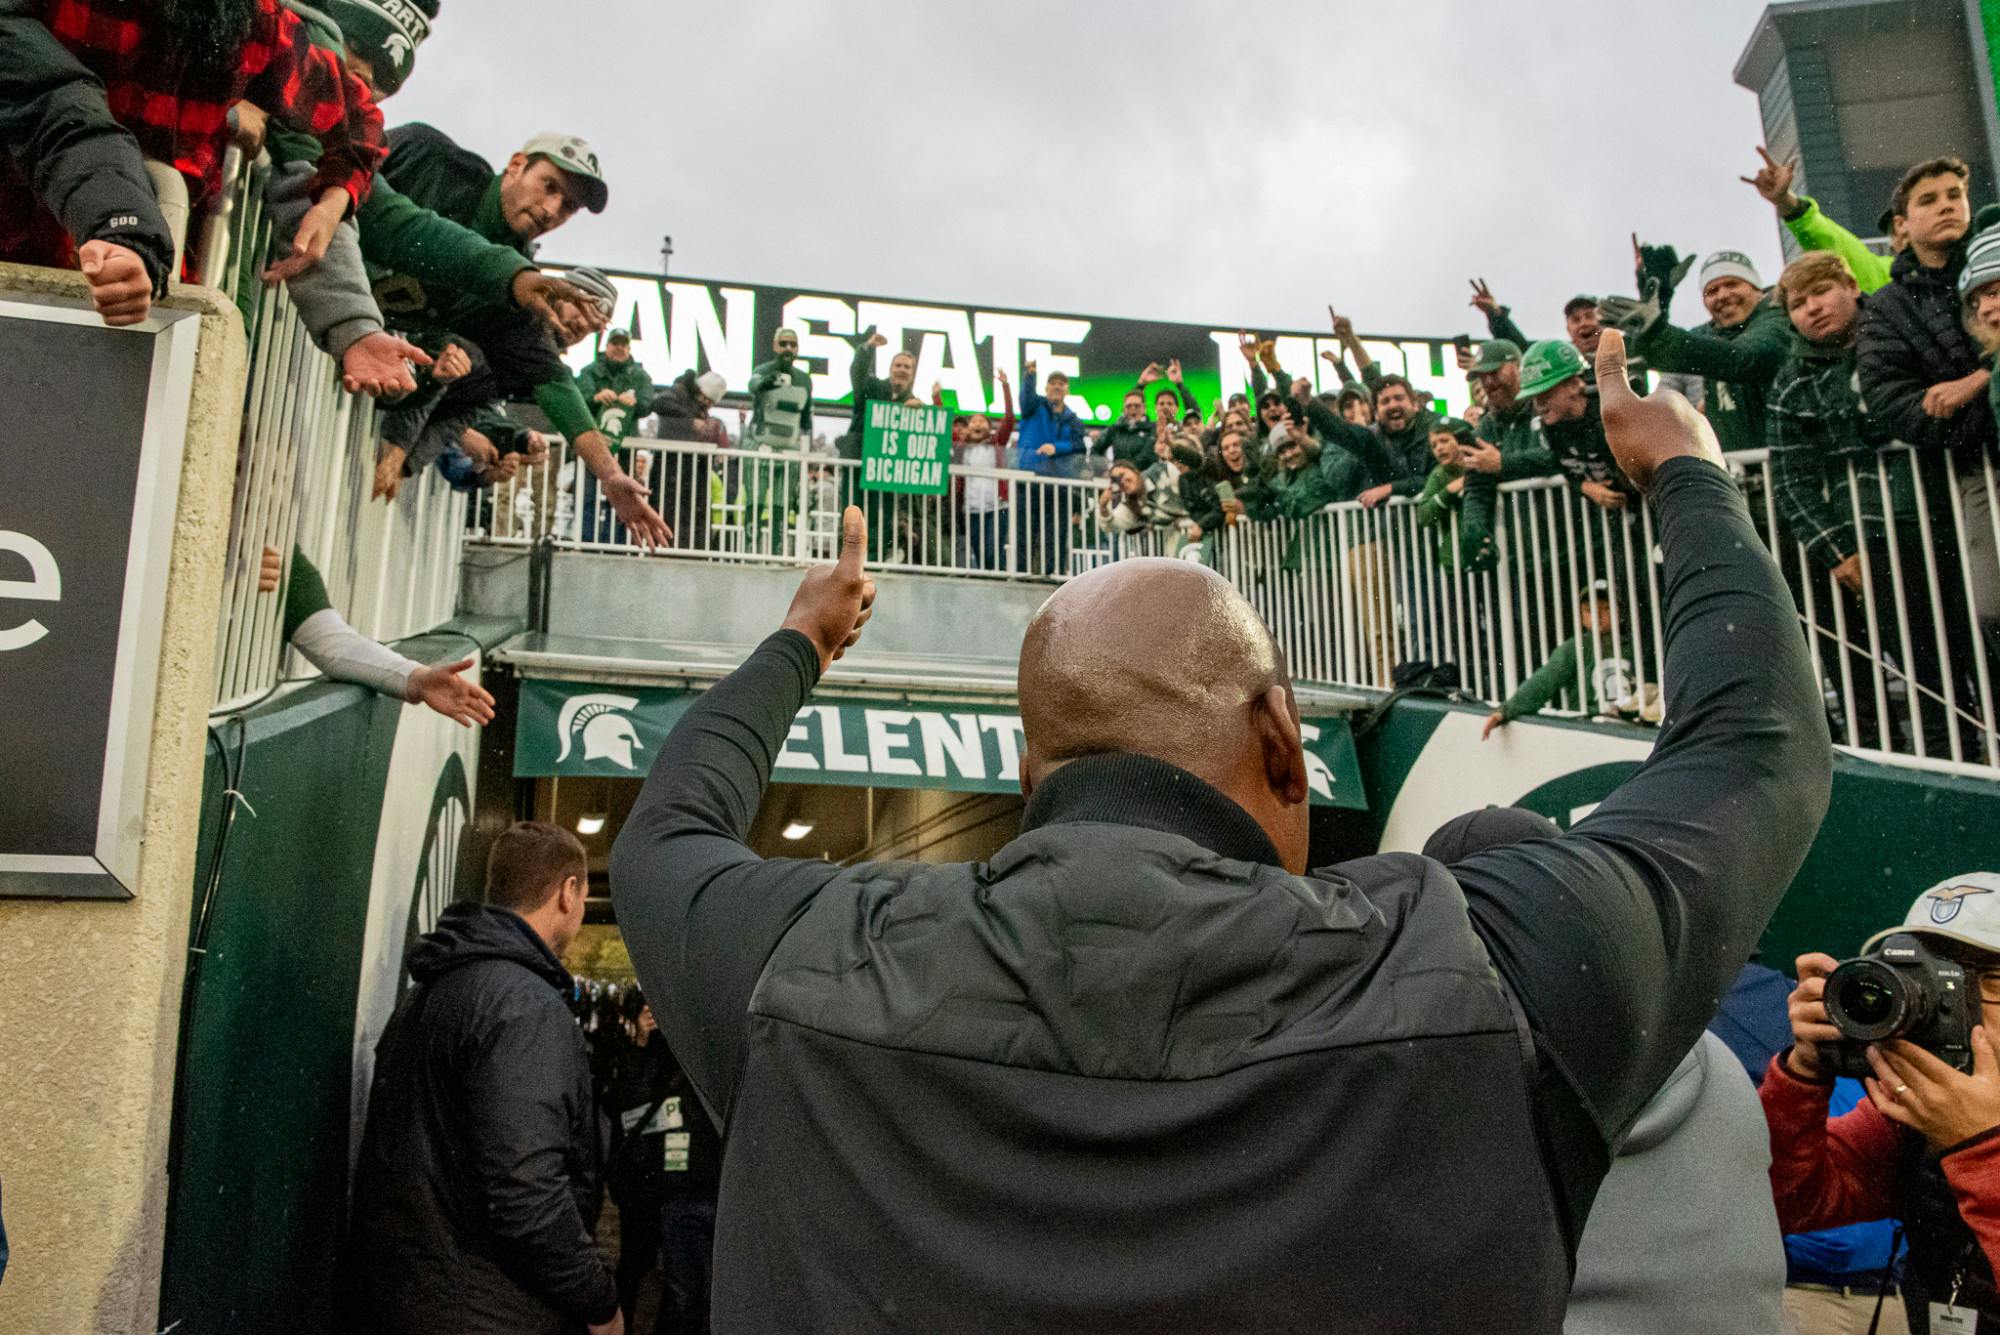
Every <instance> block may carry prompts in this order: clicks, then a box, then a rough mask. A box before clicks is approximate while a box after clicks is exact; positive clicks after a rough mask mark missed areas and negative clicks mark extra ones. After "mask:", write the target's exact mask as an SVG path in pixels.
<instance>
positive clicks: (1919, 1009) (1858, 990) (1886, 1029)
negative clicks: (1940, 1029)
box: [1826, 956, 1930, 1043]
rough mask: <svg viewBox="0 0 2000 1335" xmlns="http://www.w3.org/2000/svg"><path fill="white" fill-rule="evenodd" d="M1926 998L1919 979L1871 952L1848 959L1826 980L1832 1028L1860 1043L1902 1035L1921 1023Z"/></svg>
mask: <svg viewBox="0 0 2000 1335" xmlns="http://www.w3.org/2000/svg"><path fill="white" fill-rule="evenodd" d="M1929 1011H1930V1006H1929V998H1928V997H1927V996H1926V995H1925V993H1924V990H1923V985H1922V983H1921V982H1920V981H1919V980H1917V979H1913V978H1911V977H1909V976H1908V975H1907V974H1906V973H1905V972H1904V971H1903V970H1901V969H1898V968H1896V967H1894V966H1893V965H1890V964H1886V963H1884V962H1883V961H1882V960H1880V959H1877V958H1875V957H1874V956H1864V957H1862V958H1861V959H1856V960H1849V961H1847V962H1846V963H1845V964H1843V965H1841V966H1840V967H1839V968H1838V969H1835V970H1834V971H1833V974H1832V976H1831V977H1829V978H1828V979H1827V980H1826V1013H1827V1018H1828V1019H1830V1020H1832V1021H1833V1026H1834V1028H1836V1029H1838V1030H1840V1032H1841V1033H1843V1034H1845V1035H1846V1036H1847V1037H1849V1038H1851V1039H1855V1040H1857V1041H1858V1042H1862V1043H1880V1042H1883V1041H1885V1040H1887V1039H1891V1038H1901V1037H1903V1036H1904V1035H1906V1034H1909V1033H1910V1032H1912V1031H1913V1030H1916V1029H1918V1028H1920V1027H1921V1026H1922V1025H1923V1022H1924V1019H1925V1017H1926V1016H1927V1015H1928V1014H1929Z"/></svg>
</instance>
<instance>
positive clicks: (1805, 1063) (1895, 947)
mask: <svg viewBox="0 0 2000 1335" xmlns="http://www.w3.org/2000/svg"><path fill="white" fill-rule="evenodd" d="M1798 974H1799V985H1798V987H1797V988H1796V989H1795V990H1794V991H1793V992H1792V995H1791V1002H1790V1013H1791V1021H1792V1040H1793V1041H1792V1046H1791V1047H1790V1048H1789V1049H1787V1050H1786V1051H1785V1052H1783V1053H1780V1054H1779V1055H1778V1056H1777V1057H1775V1058H1773V1059H1772V1062H1771V1069H1770V1072H1769V1074H1767V1075H1766V1076H1765V1079H1764V1083H1763V1086H1762V1089H1761V1096H1762V1098H1763V1103H1764V1116H1765V1119H1766V1120H1767V1121H1768V1122H1769V1123H1770V1127H1771V1187H1772V1191H1773V1194H1774V1195H1775V1196H1776V1198H1777V1205H1778V1219H1779V1222H1780V1223H1781V1224H1783V1226H1784V1228H1785V1231H1786V1232H1788V1233H1798V1232H1805V1231H1807V1230H1810V1229H1819V1228H1827V1227H1832V1226H1835V1225H1839V1224H1849V1223H1856V1222H1859V1221H1862V1220H1868V1219H1880V1218H1884V1217H1888V1216H1894V1217H1896V1218H1898V1219H1900V1220H1902V1222H1903V1228H1904V1232H1905V1236H1906V1238H1907V1240H1908V1245H1909V1262H1908V1264H1907V1265H1906V1267H1905V1268H1904V1272H1903V1290H1904V1305H1905V1307H1906V1309H1907V1310H1908V1312H1909V1316H1910V1329H1911V1330H1912V1331H1914V1332H1916V1335H1925V1333H1926V1332H1937V1333H1938V1335H1949V1333H1954V1332H1973V1331H1978V1332H1984V1333H1985V1335H1995V1333H1996V1332H2000V1288H1996V1286H1995V1283H1994V1274H1995V1270H1996V1265H1995V1258H2000V1058H1996V1056H1995V1053H1994V1048H1993V1045H1992V1042H1991V1040H1990V1039H1989V1038H1988V1033H1989V1029H1988V1026H1987V1025H1986V1023H1985V1022H1986V1021H1988V1020H1993V1021H2000V874H1995V873H1992V872H1973V873H1970V874H1967V875H1964V876H1955V877H1952V878H1951V879H1949V880H1946V881H1943V882H1941V883H1939V884H1938V885H1935V886H1933V887H1931V888H1930V889H1929V890H1926V891H1925V892H1924V893H1923V894H1921V895H1919V896H1918V897H1917V900H1916V902H1915V903H1914V904H1912V905H1911V906H1910V911H1909V914H1908V915H1907V916H1906V917H1905V919H1904V922H1903V925H1902V926H1901V927H1896V928H1891V929H1889V930H1888V931H1885V932H1879V933H1877V934H1876V935H1875V936H1874V937H1872V938H1870V939H1869V941H1868V943H1867V945H1866V946H1865V947H1864V948H1863V953H1862V955H1861V956H1860V957H1859V958H1857V959H1853V960H1848V961H1846V962H1845V963H1836V961H1835V960H1833V958H1832V957H1830V956H1827V955H1802V956H1800V957H1799V961H1798ZM1975 999H1976V1004H1975ZM1838 1075H1857V1076H1861V1077H1864V1083H1865V1084H1866V1086H1867V1090H1868V1099H1867V1101H1866V1102H1864V1103H1862V1104H1861V1105H1860V1106H1859V1107H1857V1108H1856V1109H1855V1110H1854V1111H1853V1112H1850V1113H1847V1114H1845V1115H1844V1116H1841V1117H1836V1118H1832V1119H1830V1120H1829V1118H1828V1117H1827V1100H1828V1097H1829V1095H1830V1094H1831V1092H1832V1090H1833V1081H1834V1077H1835V1076H1838Z"/></svg>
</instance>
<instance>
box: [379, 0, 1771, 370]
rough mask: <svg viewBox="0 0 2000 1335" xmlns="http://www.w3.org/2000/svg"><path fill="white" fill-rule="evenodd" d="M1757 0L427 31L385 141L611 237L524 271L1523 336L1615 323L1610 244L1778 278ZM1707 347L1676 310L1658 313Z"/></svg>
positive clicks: (860, 6)
mask: <svg viewBox="0 0 2000 1335" xmlns="http://www.w3.org/2000/svg"><path fill="white" fill-rule="evenodd" d="M1762 8H1763V5H1762V3H1761V0H1676V3H1674V4H1671V5H1661V4H1658V3H1650V4H1643V5H1642V4H1635V3H1628V2H1625V0H1617V2H1611V3H1604V4H1596V5H1591V4H1582V3H1568V2H1562V3H1558V2H1556V0H1513V2H1512V3H1499V4H1493V3H1483V2H1479V0H1376V2H1375V3H1359V2H1358V0H1261V2H1260V3H1253V4H1230V5H1222V4H1197V3H1191V2H1189V0H1155V3H1151V4H1133V3H1124V2H1123V0H1114V2H1112V3H1099V2H1098V0H1089V2H1088V3H1086V0H1071V2H1070V3H1052V2H1050V0H1023V2H1020V3H1015V2H1012V0H992V2H991V3H984V4H981V3H968V2H966V0H933V2H932V3H925V4H883V3H841V4H836V3H806V2H804V0H766V2H765V3H759V4H739V3H726V4H721V3H684V2H681V0H665V2H662V3H646V2H644V0H593V2H592V3H589V4H576V5H571V6H556V5H551V4H548V3H537V4H530V3H527V2H526V0H445V3H444V5H443V8H442V10H441V12H440V14H439V18H438V23H437V27H436V31H435V34H434V35H433V36H432V38H431V40H430V41H429V42H428V43H427V44H426V45H425V46H424V48H423V50H422V53H421V55H420V56H419V59H418V63H417V70H416V73H415V75H414V76H413V77H412V78H411V80H410V82H409V84H408V85H406V86H405V88H404V89H403V91H402V92H401V93H399V94H397V95H396V97H395V98H393V99H392V100H391V101H390V102H389V103H388V104H387V106H386V108H385V114H386V115H387V118H388V123H389V124H390V125H392V126H393V125H398V124H401V123H403V122H405V121H411V120H426V121H430V122H431V123H433V124H435V125H437V126H438V127H440V128H441V129H444V130H446V131H447V132H449V133H450V134H452V135H453V136H454V137H456V138H457V139H458V140H459V142H460V143H462V144H465V145H466V146H468V147H471V148H474V149H477V150H479V151H480V152H483V153H486V154H488V155H489V156H490V157H491V158H492V159H493V161H494V162H495V163H496V164H497V163H499V162H500V161H502V160H503V159H504V158H505V157H506V155H507V154H508V153H509V152H510V151H512V150H513V149H514V148H516V147H518V146H519V144H520V143H521V142H522V141H523V140H525V139H526V138H527V137H528V136H529V135H530V134H532V133H533V132H535V131H537V130H542V129H561V130H567V131H573V132H575V133H578V134H581V135H583V136H584V137H585V138H587V139H589V140H590V141H591V142H592V143H593V144H594V145H595V146H596V148H597V150H598V152H599V153H600V154H601V156H602V159H603V162H604V164H605V170H606V174H607V177H608V179H609V180H610V182H611V206H610V208H609V209H608V210H607V211H606V212H605V213H604V214H603V215H602V216H600V217H593V216H591V215H588V214H585V215H582V216H581V217H579V218H577V219H576V220H574V221H572V222H571V223H569V224H568V225H567V226H566V227H565V228H564V229H563V230H562V231H560V232H558V233H556V234H555V235H553V236H552V237H550V238H549V239H548V241H547V243H546V244H545V245H544V247H543V252H542V253H543V255H544V257H545V258H552V259H561V260H572V261H581V262H589V263H595V264H599V265H604V266H608V267H624V268H638V269H644V270H647V271H654V270H656V269H657V267H658V260H659V242H660V236H661V234H662V233H671V234H672V235H673V238H674V247H675V253H674V270H675V272H676V273H681V274H688V275H693V276H700V277H706V278H727V279H733V280H737V281H744V282H769V283H778V284H795V285H798V286H802V287H816V288H826V289H832V290H837V291H856V292H863V293H871V294H880V295H885V296H895V297H913V298H920V299H928V300H933V301H948V302H966V303H977V304H984V305H989V306H1017V307H1028V308H1034V309H1047V310H1054V311H1064V312H1070V311H1074V312H1078V313H1082V314H1090V315H1117V316H1132V317H1139V318H1154V319H1172V320H1188V321H1197V322H1204V323H1213V324H1218V325H1230V324H1249V325H1261V326H1264V327H1268V328H1278V327H1283V328H1300V329H1314V328H1318V327H1319V326H1320V325H1322V324H1323V323H1324V321H1325V317H1326V310H1325V307H1326V304H1327V303H1328V302H1329V301H1331V302H1334V303H1336V304H1337V305H1340V306H1341V307H1342V308H1343V309H1344V310H1350V311H1351V312H1352V314H1353V315H1354V317H1355V320H1356V322H1357V323H1358V324H1360V325H1361V327H1362V328H1363V329H1365V330H1371V331H1375V332H1381V333H1408V334H1429V335H1438V336H1445V335H1450V334H1453V333H1458V332H1461V331H1464V330H1468V329H1474V328H1475V325H1476V322H1477V316H1476V314H1475V313H1474V312H1471V311H1469V310H1467V309H1466V306H1465V301H1466V297H1467V295H1468V289H1467V287H1466V279H1467V278H1468V277H1470V276H1473V275H1483V276H1484V277H1486V278H1487V279H1488V280H1490V281H1491V283H1492V284H1493V287H1494V290H1495V292H1496V293H1497V294H1498V295H1499V296H1500V297H1501V299H1502V300H1504V301H1507V302H1509V303H1511V304H1512V305H1514V307H1515V308H1516V313H1517V315H1518V316H1519V318H1520V319H1521V321H1522V323H1523V324H1524V325H1526V326H1527V328H1528V330H1529V332H1530V333H1539V332H1541V331H1543V330H1547V331H1548V332H1549V333H1551V334H1554V333H1560V323H1559V322H1560V313H1559V312H1560V308H1561V304H1562V302H1563V300H1564V299H1565V298H1566V297H1568V296H1569V295H1570V294H1571V293H1573V292H1576V291H1578V290H1586V291H1591V292H1599V293H1602V292H1606V291H1614V290H1629V288H1630V286H1631V250H1630V241H1629V234H1630V233H1631V232H1632V231H1633V230H1634V229H1637V230H1638V231H1639V232H1640V234H1641V235H1642V236H1644V237H1645V238H1647V239H1648V240H1657V241H1671V242H1673V243H1674V244H1676V245H1678V246H1679V247H1680V248H1681V249H1682V250H1683V252H1686V251H1689V250H1695V251H1701V252H1706V251H1709V250H1713V249H1717V248H1719V247H1724V246H1728V247H1732V248H1736V249H1741V250H1744V251H1746V252H1747V253H1749V254H1750V255H1751V257H1752V258H1753V259H1755V260H1756V261H1757V262H1758V264H1759V265H1760V267H1761V268H1762V269H1763V271H1764V275H1765V278H1766V279H1767V281H1768V280H1769V279H1771V278H1773V277H1775V275H1776V270H1777V268H1778V265H1779V247H1778V239H1777V232H1776V229H1775V226H1774V223H1773V220H1772V216H1771V212H1770V210H1769V208H1768V207H1767V206H1766V205H1765V204H1764V203H1763V201H1762V200H1760V199H1759V198H1757V196H1756V195H1755V194H1754V193H1753V192H1752V191H1751V190H1750V188H1749V187H1748V186H1746V185H1743V184H1741V183H1740V182H1739V181H1738V180H1737V177H1738V176H1739V175H1742V174H1745V173H1747V172H1749V171H1750V170H1751V168H1752V167H1753V166H1754V165H1755V163H1756V155H1755V152H1754V145H1756V144H1757V143H1758V142H1759V140H1760V137H1761V133H1762V131H1761V122H1760V120H1759V118H1758V111H1757V101H1756V98H1755V97H1754V96H1752V95H1751V94H1750V93H1749V92H1747V91H1745V90H1743V89H1740V88H1738V87H1736V86H1735V84H1734V83H1733V82H1732V81H1731V79H1730V71H1731V69H1732V68H1733V67H1734V65H1735V62H1736V58H1737V56H1738V54H1739V53H1740V52H1741V51H1742V49H1743V46H1744V45H1745V43H1746V42H1747V41H1748V40H1749V37H1750V33H1751V31H1752V29H1753V28H1754V26H1755V24H1756V21H1757V17H1758V15H1759V14H1760V13H1761V12H1762ZM1676 314H1677V315H1678V316H1680V317H1682V318H1683V319H1686V320H1692V319H1694V318H1697V317H1698V305H1697V303H1696V302H1695V300H1694V297H1693V294H1692V292H1684V293H1683V296H1682V300H1681V301H1680V302H1679V303H1678V304H1677V306H1676Z"/></svg>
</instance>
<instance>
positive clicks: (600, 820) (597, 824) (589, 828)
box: [576, 811, 604, 834]
mask: <svg viewBox="0 0 2000 1335" xmlns="http://www.w3.org/2000/svg"><path fill="white" fill-rule="evenodd" d="M603 828H604V813H603V812H601V811H596V812H592V813H591V814H590V815H587V816H578V817H577V818H576V832H577V833H578V834H596V833H597V832H598V831H599V830H602V829H603Z"/></svg>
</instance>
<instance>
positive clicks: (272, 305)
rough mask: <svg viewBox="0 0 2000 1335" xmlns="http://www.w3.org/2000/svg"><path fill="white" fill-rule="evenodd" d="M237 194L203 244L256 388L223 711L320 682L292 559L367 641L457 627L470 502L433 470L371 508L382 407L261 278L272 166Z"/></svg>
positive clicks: (238, 159)
mask: <svg viewBox="0 0 2000 1335" xmlns="http://www.w3.org/2000/svg"><path fill="white" fill-rule="evenodd" d="M224 170H225V174H226V176H225V179H226V180H227V182H228V188H227V189H226V190H225V192H224V196H223V203H222V206H221V207H220V208H219V209H218V211H217V213H216V214H215V215H214V217H213V218H212V219H211V221H210V224H209V225H208V227H207V228H206V229H205V230H204V233H203V249H202V252H201V255H202V262H201V274H202V276H203V281H205V282H207V283H209V284H210V285H212V286H215V287H219V288H221V289H222V290H223V291H224V292H225V293H227V294H228V295H229V296H230V297H231V298H233V299H235V300H237V302H238V305H239V307H242V308H243V309H244V311H245V319H246V324H247V327H248V333H249V337H250V365H249V380H248V384H247V386H246V394H245V401H244V412H243V435H242V444H241V447H240V449H239V451H238V455H237V470H236V489H235V495H234V499H233V501H232V505H231V510H230V518H229V547H228V557H227V565H226V567H225V571H224V577H223V578H224V583H223V614H222V622H221V627H220V629H219V631H218V638H217V645H216V674H215V692H214V699H215V702H216V709H217V711H218V712H221V711H223V710H227V709H231V708H235V707H238V706H240V705H242V704H244V703H246V702H248V701H250V700H254V699H256V698H257V697H258V696H260V695H262V694H264V693H265V692H267V691H268V690H270V689H271V688H272V687H273V686H274V685H276V684H277V683H278V682H279V681H280V680H282V679H284V678H286V677H288V676H296V675H302V674H306V673H310V672H311V670H312V669H311V668H310V666H309V665H307V664H305V663H303V661H302V660H299V659H298V658H297V657H296V656H295V655H292V654H290V652H289V650H288V649H287V647H286V645H285V643H284V633H283V623H284V611H285V607H284V599H285V589H286V578H287V577H288V576H289V574H290V569H291V562H292V557H293V552H294V551H295V550H296V551H298V552H302V553H304V554H305V556H306V557H307V559H309V560H310V561H311V562H312V563H313V565H314V566H315V567H317V568H318V570H319V572H320V575H321V577H322V578H323V579H324V581H325V583H326V590H327V597H328V599H329V601H330V602H331V603H332V605H333V606H334V607H335V608H336V609H338V610H339V611H340V612H342V614H343V615H345V616H346V618H347V620H348V621H349V622H350V623H352V624H353V625H354V627H355V628H356V629H358V630H360V631H361V632H362V633H363V634H366V635H369V636H372V637H374V638H375V639H378V640H394V639H400V638H402V637H405V636H408V635H413V634H416V633H418V632H420V631H424V630H428V629H430V628H432V627H434V626H436V625H438V624H440V623H441V622H444V621H446V620H448V619H450V617H451V615H452V612H453V610H454V609H455V607H456V605H457V599H458V578H459V545H460V542H461V540H462V538H463V535H464V531H465V521H464V517H463V515H464V501H463V498H462V497H460V496H458V495H457V494H456V493H454V492H453V491H452V489H451V487H450V485H449V484H448V483H446V482H445V480H444V479H443V477H441V476H440V475H438V474H437V473H436V472H435V470H426V472H425V474H424V475H423V476H421V477H418V478H415V479H412V481H411V483H410V484H409V485H406V486H404V487H403V489H402V492H401V494H400V495H399V496H398V497H397V498H396V500H395V501H394V502H393V503H386V504H385V503H384V502H381V501H370V500H369V490H370V484H371V482H372V480H373V477H374V468H375V450H376V430H375V420H376V412H375V405H374V403H373V402H372V401H371V400H368V399H365V398H360V397H357V396H355V395H351V394H348V393H347V392H346V391H345V390H344V389H342V388H341V384H340V368H339V367H338V366H337V365H336V364H335V363H334V361H333V359H331V358H329V357H327V356H326V355H325V354H324V353H322V352H320V351H319V349H318V348H316V347H315V346H314V345H313V343H312V340H311V338H310V337H309V335H308V334H307V332H306V329H305V326H304V324H303V323H302V322H301V321H300V319H299V316H298V313H297V312H296V311H295V310H294V309H293V307H292V303H291V299H290V297H289V296H288V295H287V294H286V293H285V290H284V288H283V287H282V286H275V287H272V286H264V285H262V284H261V283H260V281H259V279H258V277H257V275H258V271H259V270H260V269H261V268H262V267H263V264H264V261H265V257H266V256H267V255H268V253H269V249H270V238H271V222H270V219H269V217H268V216H267V215H266V213H265V210H264V208H263V189H264V182H265V179H266V177H267V176H268V172H269V165H268V161H267V160H260V161H258V162H256V163H248V162H246V161H245V160H244V159H243V156H242V154H241V153H240V152H239V151H238V150H236V149H233V148H232V149H231V150H230V153H229V157H228V159H227V160H226V162H225V164H224ZM267 547H268V548H270V549H271V550H273V551H275V552H277V553H278V555H279V559H280V563H281V574H280V580H279V586H278V590H277V591H276V592H275V593H264V592H260V591H259V589H258V580H259V574H260V569H261V566H262V558H263V553H264V550H265V549H266V548H267Z"/></svg>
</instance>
